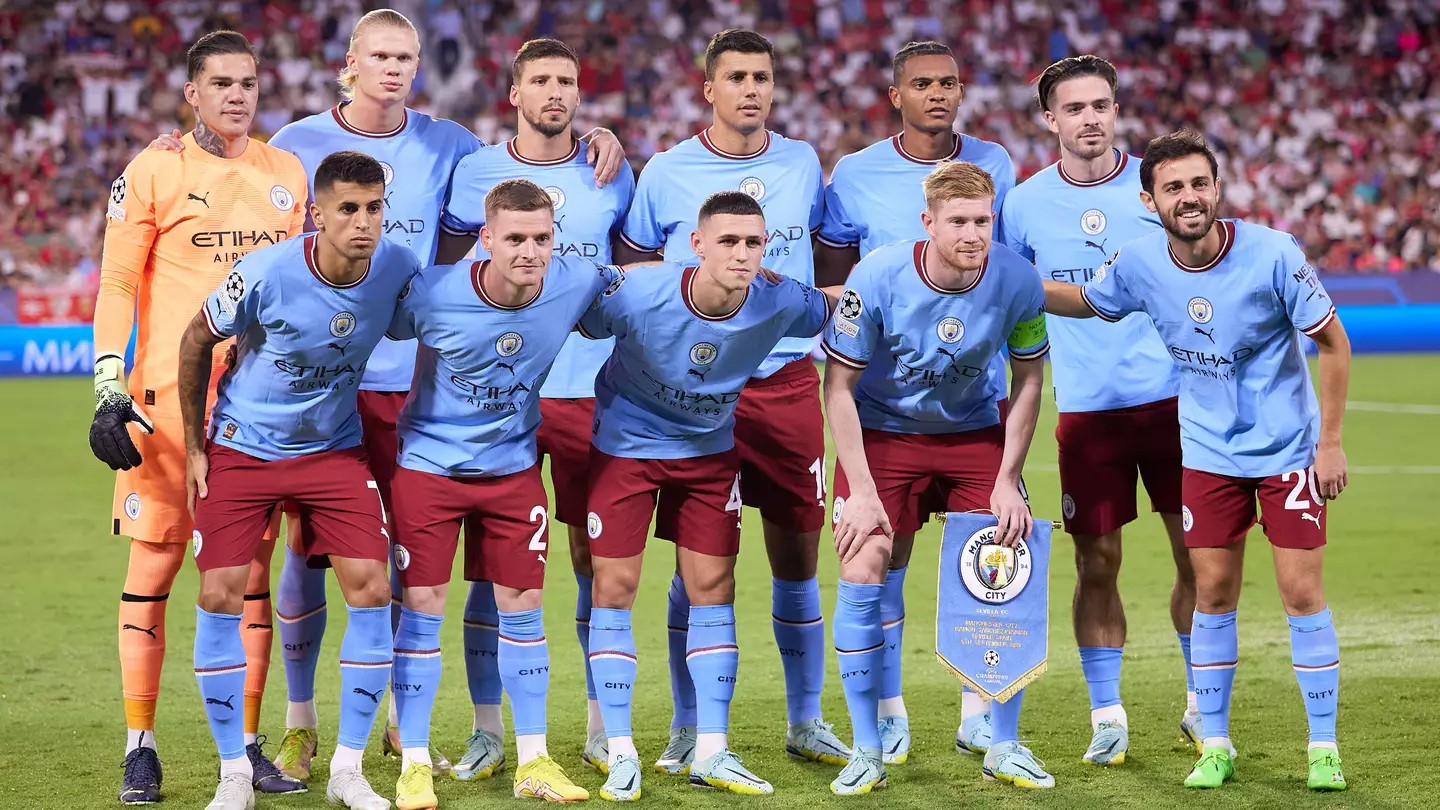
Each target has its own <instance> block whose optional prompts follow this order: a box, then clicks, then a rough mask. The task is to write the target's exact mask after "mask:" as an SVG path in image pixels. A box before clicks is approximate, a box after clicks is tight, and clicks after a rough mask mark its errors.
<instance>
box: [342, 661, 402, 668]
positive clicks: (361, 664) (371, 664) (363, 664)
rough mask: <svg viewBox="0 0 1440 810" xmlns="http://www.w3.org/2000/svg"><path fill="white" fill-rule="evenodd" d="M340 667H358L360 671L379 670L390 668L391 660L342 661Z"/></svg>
mask: <svg viewBox="0 0 1440 810" xmlns="http://www.w3.org/2000/svg"><path fill="white" fill-rule="evenodd" d="M340 666H342V667H356V668H358V669H378V668H380V667H388V666H390V659H388V658H387V659H385V660H384V661H341V662H340Z"/></svg>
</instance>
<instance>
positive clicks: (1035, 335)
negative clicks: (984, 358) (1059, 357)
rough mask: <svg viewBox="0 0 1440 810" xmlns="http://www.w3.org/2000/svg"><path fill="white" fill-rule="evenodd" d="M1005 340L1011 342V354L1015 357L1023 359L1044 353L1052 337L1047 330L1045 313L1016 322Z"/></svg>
mask: <svg viewBox="0 0 1440 810" xmlns="http://www.w3.org/2000/svg"><path fill="white" fill-rule="evenodd" d="M1005 342H1006V343H1007V344H1009V346H1010V354H1011V355H1012V356H1014V357H1018V358H1021V359H1023V358H1026V357H1032V356H1036V355H1040V354H1044V352H1045V349H1046V348H1047V347H1048V346H1049V343H1050V337H1049V335H1048V333H1046V331H1045V313H1043V312H1041V313H1040V314H1038V315H1036V316H1035V317H1034V318H1031V319H1030V320H1028V321H1021V322H1020V323H1018V324H1016V325H1015V329H1014V330H1013V331H1012V332H1011V333H1010V337H1009V339H1007V340H1006V341H1005Z"/></svg>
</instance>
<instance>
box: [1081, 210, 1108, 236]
mask: <svg viewBox="0 0 1440 810" xmlns="http://www.w3.org/2000/svg"><path fill="white" fill-rule="evenodd" d="M1080 230H1082V231H1084V232H1085V233H1087V234H1089V235H1091V236H1094V235H1095V234H1098V233H1100V232H1101V231H1103V230H1105V212H1104V211H1101V210H1100V209H1099V208H1091V209H1090V210H1089V211H1086V212H1085V213H1083V214H1081V215H1080Z"/></svg>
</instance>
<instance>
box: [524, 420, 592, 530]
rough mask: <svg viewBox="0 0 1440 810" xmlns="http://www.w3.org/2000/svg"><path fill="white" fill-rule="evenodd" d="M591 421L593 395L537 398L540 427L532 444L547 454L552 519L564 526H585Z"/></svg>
mask: <svg viewBox="0 0 1440 810" xmlns="http://www.w3.org/2000/svg"><path fill="white" fill-rule="evenodd" d="M594 421H595V399H594V397H587V398H585V399H541V400H540V430H539V431H538V432H537V433H536V434H535V443H536V445H537V446H538V448H539V451H540V455H542V456H549V457H550V483H551V484H552V485H554V488H555V519H556V520H558V521H560V522H561V523H564V524H566V525H568V526H584V525H585V511H586V509H585V496H586V492H587V490H588V489H589V486H590V427H591V423H593V422H594Z"/></svg>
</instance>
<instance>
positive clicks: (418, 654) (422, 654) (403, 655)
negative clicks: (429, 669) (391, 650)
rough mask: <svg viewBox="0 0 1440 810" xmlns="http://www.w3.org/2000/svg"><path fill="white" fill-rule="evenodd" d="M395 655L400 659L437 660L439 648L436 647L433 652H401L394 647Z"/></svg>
mask: <svg viewBox="0 0 1440 810" xmlns="http://www.w3.org/2000/svg"><path fill="white" fill-rule="evenodd" d="M395 654H396V655H397V656H399V657H401V658H439V657H440V648H439V647H436V648H435V649H433V650H402V649H400V648H399V647H396V648H395Z"/></svg>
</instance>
